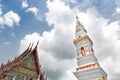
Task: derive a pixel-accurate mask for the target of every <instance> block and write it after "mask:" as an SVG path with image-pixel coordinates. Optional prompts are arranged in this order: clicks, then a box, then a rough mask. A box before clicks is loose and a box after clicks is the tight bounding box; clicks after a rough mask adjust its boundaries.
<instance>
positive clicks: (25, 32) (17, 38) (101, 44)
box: [0, 0, 120, 80]
mask: <svg viewBox="0 0 120 80" xmlns="http://www.w3.org/2000/svg"><path fill="white" fill-rule="evenodd" d="M75 11H77V14H78V16H79V18H80V21H81V22H82V23H83V25H84V26H85V28H86V29H87V31H88V34H89V36H90V37H91V39H92V40H93V42H94V50H95V53H96V57H97V58H98V60H99V62H100V64H101V66H102V67H103V69H105V71H106V72H107V73H108V80H119V76H118V75H120V69H119V67H120V65H119V61H120V59H119V58H118V56H119V47H120V46H119V45H120V41H119V39H120V17H119V16H120V0H11V1H10V0H0V63H2V62H4V63H6V62H7V60H9V59H10V60H13V59H14V57H15V56H18V55H19V54H20V53H21V52H23V51H24V50H25V49H26V48H27V46H28V45H29V43H31V42H34V43H36V42H37V41H38V40H40V44H39V48H38V51H39V58H40V62H41V63H42V64H43V70H44V71H45V72H46V76H47V77H48V79H49V80H65V79H67V80H68V79H74V80H75V77H74V75H73V74H72V71H74V67H75V65H76V61H75V47H74V45H73V43H72V42H73V39H74V38H75V37H74V30H75V29H74V28H75V14H74V12H75ZM108 44H109V45H108ZM49 61H50V62H49ZM58 62H59V63H58ZM49 63H50V64H53V65H54V66H53V65H49ZM108 63H109V64H108ZM66 64H68V65H66ZM46 65H48V66H46ZM63 67H64V68H63ZM113 67H115V69H113ZM51 73H52V74H51Z"/></svg>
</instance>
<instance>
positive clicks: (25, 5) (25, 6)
mask: <svg viewBox="0 0 120 80" xmlns="http://www.w3.org/2000/svg"><path fill="white" fill-rule="evenodd" d="M21 7H22V8H23V9H24V10H25V12H30V13H32V14H33V15H34V16H35V17H36V19H38V20H42V18H41V17H42V16H41V13H40V10H39V9H38V8H37V7H35V6H31V5H30V4H28V2H27V0H24V1H23V2H22V5H21Z"/></svg>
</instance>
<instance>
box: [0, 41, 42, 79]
mask: <svg viewBox="0 0 120 80" xmlns="http://www.w3.org/2000/svg"><path fill="white" fill-rule="evenodd" d="M38 43H39V42H38ZM38 43H37V45H36V46H35V47H34V48H33V44H30V45H29V46H28V48H27V49H26V50H25V51H24V52H23V53H22V54H21V55H20V56H19V57H15V59H14V60H13V61H8V62H7V64H1V67H0V79H1V78H4V77H5V76H6V74H7V73H8V72H9V71H10V70H11V69H13V68H15V67H16V66H18V65H20V64H21V63H22V62H23V61H24V60H25V59H26V58H27V57H28V56H29V55H31V54H33V55H34V63H35V68H36V73H37V76H38V77H39V79H40V80H44V73H43V72H42V71H41V70H40V67H41V65H40V64H39V58H38V53H37V46H38Z"/></svg>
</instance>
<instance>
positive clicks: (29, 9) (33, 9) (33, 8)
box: [26, 7, 38, 16]
mask: <svg viewBox="0 0 120 80" xmlns="http://www.w3.org/2000/svg"><path fill="white" fill-rule="evenodd" d="M26 12H32V13H33V14H34V15H35V16H36V15H38V8H36V7H29V8H28V9H27V10H26Z"/></svg>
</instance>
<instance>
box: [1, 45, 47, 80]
mask: <svg viewBox="0 0 120 80" xmlns="http://www.w3.org/2000/svg"><path fill="white" fill-rule="evenodd" d="M37 45H38V44H37ZM37 45H36V46H35V47H34V48H33V45H31V44H30V45H29V47H28V48H27V49H26V50H25V51H24V52H23V53H22V54H21V55H20V56H19V57H16V58H15V59H14V60H13V61H8V63H7V64H2V65H1V67H0V80H45V79H44V73H43V72H42V71H41V69H40V67H41V65H40V64H39V59H38V53H37Z"/></svg>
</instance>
